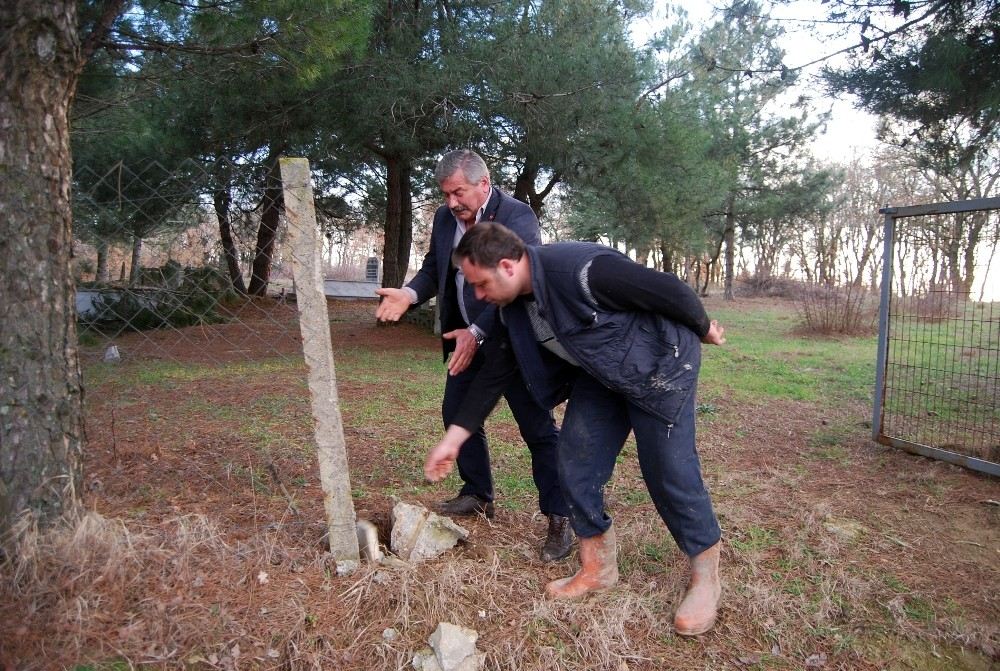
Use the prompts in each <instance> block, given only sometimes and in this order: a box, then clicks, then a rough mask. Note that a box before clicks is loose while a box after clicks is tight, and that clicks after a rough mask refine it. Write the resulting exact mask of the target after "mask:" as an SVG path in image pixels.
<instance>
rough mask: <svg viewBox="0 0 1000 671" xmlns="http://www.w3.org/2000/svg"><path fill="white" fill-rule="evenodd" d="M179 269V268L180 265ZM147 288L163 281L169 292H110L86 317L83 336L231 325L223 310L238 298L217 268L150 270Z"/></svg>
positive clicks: (156, 288) (159, 289)
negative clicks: (116, 331)
mask: <svg viewBox="0 0 1000 671" xmlns="http://www.w3.org/2000/svg"><path fill="white" fill-rule="evenodd" d="M175 265H176V264H175ZM143 277H144V279H145V280H146V281H147V282H150V281H155V280H156V279H159V280H160V281H161V282H162V283H163V284H165V285H167V286H143V287H122V288H114V287H110V288H107V289H106V290H104V292H103V293H102V295H101V296H100V297H98V298H97V300H96V301H95V302H94V310H93V311H92V312H91V313H89V314H88V315H86V316H81V318H80V324H81V330H83V331H86V330H92V331H101V330H107V329H121V328H124V329H127V330H133V331H145V330H149V329H157V328H164V327H167V326H172V327H178V328H179V327H184V326H194V325H197V324H215V323H219V322H222V321H225V317H223V315H222V314H220V312H219V310H218V308H219V307H220V306H226V305H230V304H232V303H233V302H234V301H235V300H236V299H237V298H238V296H237V294H236V292H235V291H234V290H233V289H232V286H231V284H230V282H229V279H228V278H227V277H226V276H225V275H224V274H223V273H221V272H220V271H219V270H217V269H215V268H193V269H192V268H187V269H183V270H182V269H180V268H179V267H173V266H170V265H169V262H168V265H167V266H164V267H163V268H153V269H144V271H143Z"/></svg>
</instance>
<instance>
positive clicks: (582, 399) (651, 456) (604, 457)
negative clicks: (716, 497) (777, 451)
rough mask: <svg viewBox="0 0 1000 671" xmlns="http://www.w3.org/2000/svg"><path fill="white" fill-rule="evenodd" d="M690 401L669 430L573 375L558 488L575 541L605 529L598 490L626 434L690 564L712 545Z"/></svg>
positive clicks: (715, 527) (712, 524)
mask: <svg viewBox="0 0 1000 671" xmlns="http://www.w3.org/2000/svg"><path fill="white" fill-rule="evenodd" d="M694 397H695V393H694V390H692V391H691V394H690V397H689V398H688V401H687V403H686V404H685V405H684V408H683V410H682V411H681V414H680V415H679V417H678V420H677V422H675V423H674V424H673V425H669V424H667V423H666V422H665V421H663V420H662V419H660V418H658V417H655V416H653V415H651V414H649V413H648V412H646V411H645V410H642V409H641V408H639V407H638V406H636V405H635V404H633V403H632V402H630V401H629V400H628V399H627V398H626V397H625V396H623V395H621V394H618V393H615V392H613V391H611V390H610V389H608V388H607V387H605V386H604V385H603V384H601V383H600V382H598V381H597V380H596V379H594V378H593V377H592V376H590V375H589V374H587V373H584V372H581V373H580V375H579V377H578V378H577V380H576V381H575V383H574V385H573V391H572V393H571V394H570V397H569V402H568V403H567V405H566V415H565V417H564V418H563V425H562V431H561V432H560V434H559V475H560V482H561V483H562V491H563V492H565V494H566V499H567V502H568V503H569V508H570V520H571V521H572V524H573V530H574V531H576V534H577V536H579V537H581V538H589V537H591V536H596V535H599V534H602V533H604V532H605V531H607V530H608V527H610V526H611V518H610V517H609V516H608V514H607V512H606V511H605V509H604V486H605V485H606V484H607V482H608V480H609V479H610V478H611V473H612V471H613V470H614V467H615V460H616V459H617V457H618V454H619V453H620V452H621V450H622V447H623V446H624V445H625V439H626V438H628V434H629V431H630V430H631V431H634V432H635V439H636V447H637V451H638V456H639V467H640V469H641V470H642V477H643V479H644V480H645V481H646V488H647V489H648V490H649V495H650V498H652V500H653V503H654V505H656V510H657V511H658V512H659V513H660V517H661V518H662V519H663V521H664V523H666V525H667V529H669V530H670V534H671V535H672V536H673V537H674V540H675V541H676V542H677V545H678V547H680V549H681V550H682V551H683V552H684V553H685V554H687V555H688V556H689V557H693V556H695V555H697V554H699V553H701V551H702V550H706V549H708V548H710V547H712V546H713V545H715V544H716V543H717V542H718V540H719V538H720V536H721V535H722V534H721V531H720V529H719V523H718V521H717V520H716V518H715V512H714V511H713V510H712V500H711V497H709V494H708V490H707V489H706V488H705V484H704V482H703V481H702V478H701V464H700V463H699V461H698V452H697V450H696V449H695V442H694V419H695V411H694Z"/></svg>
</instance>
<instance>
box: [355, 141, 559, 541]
mask: <svg viewBox="0 0 1000 671" xmlns="http://www.w3.org/2000/svg"><path fill="white" fill-rule="evenodd" d="M435 177H436V178H437V181H438V184H439V185H440V187H441V191H442V193H443V194H444V198H445V204H444V205H443V206H441V207H440V208H438V210H437V212H436V213H435V214H434V225H433V228H432V229H431V241H430V249H428V251H427V255H426V256H424V261H423V264H422V265H421V267H420V270H419V271H418V272H417V274H416V276H415V277H414V278H413V279H412V280H410V282H409V283H407V285H406V286H404V287H402V288H401V289H392V288H384V289H378V290H377V291H376V293H377V294H378V295H379V296H382V301H381V302H380V304H379V306H378V309H377V310H376V312H375V316H376V318H377V319H380V320H382V321H397V320H399V319H400V317H402V315H403V314H404V313H405V312H406V311H407V310H408V309H410V308H411V307H413V306H416V305H419V304H421V303H423V302H424V301H427V300H428V299H430V298H431V297H433V296H437V297H438V307H439V309H440V319H441V333H442V334H443V335H442V346H443V350H444V358H445V360H448V354H449V353H451V359H450V360H448V377H447V379H446V381H445V389H444V399H443V400H442V403H441V414H442V416H443V418H444V424H445V426H446V427H447V426H448V425H450V424H451V423H452V422H453V420H454V415H455V413H456V412H457V411H458V408H459V406H460V405H461V403H462V401H463V399H464V398H465V393H466V390H467V389H468V387H469V384H470V383H471V382H472V380H473V379H475V376H476V373H477V371H478V370H479V368H480V367H481V366H482V363H483V356H482V353H481V352H480V351H479V350H480V347H481V346H482V345H483V343H484V342H485V340H486V334H487V333H489V332H490V330H491V329H492V328H493V322H494V319H495V317H496V312H497V308H496V306H494V305H491V304H490V303H487V302H485V301H483V300H480V299H479V298H477V297H476V295H475V291H474V290H473V288H472V287H471V286H470V285H469V284H468V283H467V282H466V281H465V276H464V275H463V274H462V272H461V271H460V270H457V269H456V268H455V267H454V266H453V265H452V263H451V254H452V251H453V250H454V249H455V246H456V245H457V244H458V242H459V240H461V239H462V236H463V235H465V234H466V233H467V231H470V230H474V229H475V227H477V226H480V225H482V223H485V222H490V221H502V222H504V226H505V227H506V228H505V230H508V231H510V232H511V234H512V235H514V237H517V238H518V239H520V240H523V241H524V243H526V244H528V245H537V244H539V243H540V241H541V239H540V236H539V226H538V218H537V217H536V216H535V213H534V212H533V211H532V209H531V208H530V207H529V206H528V205H526V204H525V203H522V202H521V201H519V200H516V199H515V198H512V197H510V196H508V195H507V194H505V193H503V192H501V191H500V190H499V189H495V188H493V187H492V186H491V185H490V174H489V170H488V169H487V167H486V163H485V162H484V161H483V159H482V158H481V157H480V156H479V155H478V154H476V153H475V152H472V151H469V150H466V149H462V150H457V151H453V152H450V153H448V154H445V156H444V157H443V158H442V159H441V160H440V161H439V162H438V165H437V168H436V169H435ZM480 222H482V223H480ZM501 393H502V394H503V395H504V396H505V398H506V399H507V404H508V405H509V406H510V409H511V412H512V413H513V415H514V419H515V420H516V421H517V425H518V428H519V429H520V431H521V437H522V438H523V439H524V441H525V442H526V443H527V445H528V449H529V450H530V452H531V471H532V476H533V478H534V481H535V486H536V487H537V488H538V503H539V508H540V509H541V511H542V513H543V514H544V515H546V516H547V518H548V532H547V535H546V539H545V542H544V543H543V545H542V549H541V552H540V555H539V556H540V558H541V559H542V561H555V560H558V559H562V558H564V557H566V556H567V555H568V554H569V552H570V549H571V547H572V543H573V531H572V527H571V526H570V524H569V520H568V519H567V517H568V515H569V509H568V507H567V505H566V501H565V499H564V498H563V494H562V492H561V490H560V487H559V478H558V474H557V467H556V444H557V441H558V437H559V431H558V429H557V428H556V424H555V419H554V417H553V416H552V412H551V410H549V409H546V408H543V407H541V406H540V405H538V404H537V403H536V402H535V400H534V398H533V397H532V396H531V394H530V393H528V390H527V389H526V388H525V387H524V383H523V382H522V381H521V379H520V378H519V377H518V376H514V377H512V378H511V380H510V381H509V384H508V385H507V386H506V387H505V388H504V389H503V390H501ZM482 419H483V420H485V419H486V418H485V417H483V418H482ZM471 429H472V430H471V431H470V435H469V436H468V437H467V440H466V441H465V444H464V446H463V448H462V454H461V456H460V457H459V458H458V472H459V475H460V476H461V478H462V481H463V484H462V488H461V490H460V491H459V492H458V495H457V496H455V497H454V498H452V499H450V500H448V501H445V502H444V503H443V504H442V505H441V506H440V507H439V509H440V510H441V512H443V513H445V514H448V515H475V514H485V515H486V516H487V517H489V518H492V517H493V514H494V504H493V497H494V492H493V475H492V473H491V470H490V458H489V451H488V446H487V443H486V433H485V431H484V429H483V421H480V422H479V424H478V425H476V426H475V427H471Z"/></svg>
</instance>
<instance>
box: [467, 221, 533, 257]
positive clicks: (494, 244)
mask: <svg viewBox="0 0 1000 671" xmlns="http://www.w3.org/2000/svg"><path fill="white" fill-rule="evenodd" d="M524 249H525V244H524V241H523V240H521V238H519V237H517V234H516V233H514V232H513V231H512V230H510V229H509V228H507V227H506V226H501V225H500V224H496V223H490V222H488V221H481V222H479V223H478V224H476V225H475V226H473V227H472V228H470V229H469V230H468V231H466V233H465V235H463V236H462V239H461V241H459V243H458V246H457V247H455V251H454V252H453V253H452V255H451V260H452V263H454V264H455V265H456V266H460V265H462V261H465V260H468V261H469V263H471V264H472V265H474V266H479V267H480V268H496V267H497V266H499V265H500V259H510V260H511V261H520V260H521V257H522V256H524Z"/></svg>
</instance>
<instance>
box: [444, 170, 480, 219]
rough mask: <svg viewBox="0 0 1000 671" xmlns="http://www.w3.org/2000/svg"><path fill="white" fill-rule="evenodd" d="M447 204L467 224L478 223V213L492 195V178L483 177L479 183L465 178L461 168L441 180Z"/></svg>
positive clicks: (456, 216)
mask: <svg viewBox="0 0 1000 671" xmlns="http://www.w3.org/2000/svg"><path fill="white" fill-rule="evenodd" d="M441 193H442V194H444V202H445V205H447V206H448V209H449V210H451V212H452V214H454V215H455V218H456V219H459V220H460V221H462V223H464V224H465V225H466V226H469V225H471V224H474V223H476V213H477V212H478V211H479V208H481V207H482V206H483V204H484V203H485V202H486V200H487V199H488V198H489V196H490V180H489V178H487V177H483V178H482V179H481V180H479V182H478V183H477V184H473V183H471V182H469V181H468V180H467V179H465V175H463V174H462V171H461V170H457V171H455V173H454V174H453V175H452V176H451V177H448V178H447V179H445V180H444V181H443V182H441Z"/></svg>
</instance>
